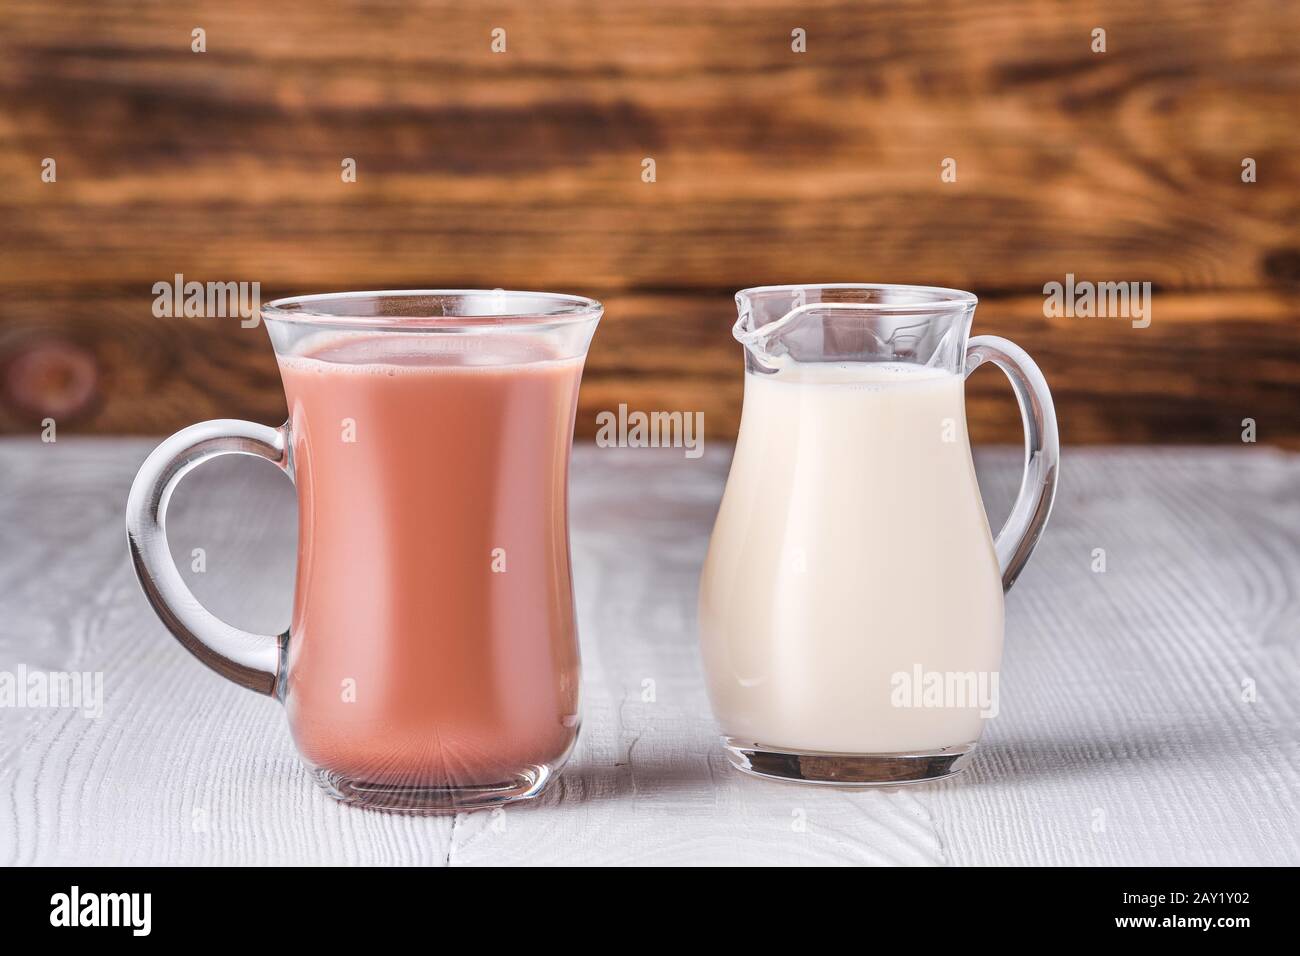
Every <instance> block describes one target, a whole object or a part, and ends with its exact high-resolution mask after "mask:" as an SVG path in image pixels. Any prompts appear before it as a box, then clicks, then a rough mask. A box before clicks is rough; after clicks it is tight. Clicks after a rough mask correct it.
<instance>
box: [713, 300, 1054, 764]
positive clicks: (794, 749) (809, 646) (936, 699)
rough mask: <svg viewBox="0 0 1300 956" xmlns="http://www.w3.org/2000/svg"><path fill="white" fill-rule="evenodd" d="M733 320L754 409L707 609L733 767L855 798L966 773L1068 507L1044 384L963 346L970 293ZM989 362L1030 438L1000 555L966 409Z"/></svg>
mask: <svg viewBox="0 0 1300 956" xmlns="http://www.w3.org/2000/svg"><path fill="white" fill-rule="evenodd" d="M736 303H737V306H738V308H739V312H740V316H739V319H738V320H737V322H736V325H735V328H734V335H735V337H736V339H738V340H739V341H740V343H741V344H742V345H743V346H744V348H745V394H744V408H743V412H742V416H741V423H740V434H739V437H738V439H737V444H736V452H735V458H734V459H733V461H732V464H731V472H730V475H729V477H728V479H727V486H726V491H725V493H724V496H723V499H722V505H721V508H720V510H719V512H718V517H717V521H716V524H715V526H714V529H713V536H712V538H711V540H710V544H709V551H708V556H707V559H706V561H705V564H704V570H703V573H702V576H701V581H700V602H699V624H700V638H701V644H702V651H703V657H704V665H705V672H706V675H707V680H708V689H709V696H710V700H711V702H712V704H713V709H714V712H715V715H716V716H717V719H718V721H719V723H720V725H721V730H722V737H723V745H724V747H725V748H726V750H727V753H728V756H729V759H730V760H731V762H732V764H733V765H734V766H736V767H738V768H739V769H741V770H744V771H746V772H749V773H754V774H759V775H762V776H768V777H778V778H784V779H790V780H801V781H810V782H816V783H822V784H840V785H850V786H864V785H897V784H903V783H913V782H921V781H926V780H935V779H938V778H941V777H945V776H949V775H951V774H954V773H958V772H960V771H961V770H962V769H963V766H964V765H965V763H966V762H967V760H968V759H969V755H970V754H971V752H972V751H973V749H974V747H975V744H976V741H977V740H978V738H979V736H980V732H981V730H982V728H983V723H984V721H985V720H986V719H987V718H989V717H991V716H994V715H995V714H996V713H997V707H998V705H997V689H998V667H999V662H1000V659H1001V654H1002V630H1003V592H1004V591H1006V590H1007V589H1009V588H1010V587H1011V585H1012V584H1013V583H1014V582H1015V580H1016V577H1017V575H1019V573H1020V571H1021V569H1023V567H1024V566H1025V562H1026V561H1027V560H1028V559H1029V555H1030V553H1031V552H1032V551H1033V549H1034V546H1035V544H1036V543H1037V541H1038V538H1039V536H1040V535H1041V534H1042V531H1043V527H1044V525H1045V524H1046V522H1047V517H1048V513H1049V512H1050V510H1051V506H1052V500H1053V497H1054V495H1055V491H1056V479H1057V470H1058V458H1059V450H1058V441H1057V432H1056V415H1055V412H1054V410H1053V407H1052V396H1051V394H1050V392H1049V391H1048V388H1047V383H1046V382H1045V381H1044V379H1043V376H1042V373H1041V372H1040V371H1039V370H1038V367H1037V366H1036V365H1035V364H1034V362H1033V361H1032V360H1031V359H1030V358H1029V356H1028V355H1026V354H1025V352H1024V351H1022V350H1021V349H1020V348H1019V347H1017V346H1016V345H1014V344H1012V343H1011V342H1008V341H1007V340H1006V339H1001V338H997V337H994V336H984V335H982V336H976V337H975V338H972V339H969V340H968V339H967V336H968V335H969V332H970V326H971V320H972V318H973V316H974V313H975V305H976V298H975V296H974V295H972V294H971V293H969V292H960V291H957V290H954V289H941V288H929V287H919V286H897V285H821V286H768V287H764V288H756V289H746V290H744V291H743V292H740V293H738V294H737V295H736ZM984 362H992V363H994V364H995V365H997V366H998V367H999V368H1001V369H1002V370H1003V371H1004V372H1005V373H1006V374H1007V376H1008V377H1009V378H1010V379H1011V384H1012V387H1013V388H1014V390H1015V393H1016V397H1017V399H1018V400H1019V404H1020V410H1021V414H1022V416H1023V418H1024V425H1025V469H1024V476H1023V480H1022V482H1021V486H1020V493H1019V496H1018V498H1017V500H1016V502H1015V505H1014V506H1013V508H1012V510H1011V514H1010V517H1009V518H1008V519H1007V522H1006V524H1005V526H1004V527H1003V529H1002V530H1001V532H999V533H998V535H997V537H996V539H995V538H994V537H993V536H992V535H991V534H990V531H989V525H988V519H987V517H986V516H985V513H984V506H983V502H982V501H981V499H980V492H979V487H978V485H977V483H976V480H975V469H974V465H973V463H972V461H971V452H970V442H969V439H968V437H967V432H966V415H965V401H964V391H963V386H964V382H965V379H966V376H968V375H969V374H970V373H971V372H972V371H973V370H974V369H975V368H977V367H978V366H979V365H981V364H982V363H984Z"/></svg>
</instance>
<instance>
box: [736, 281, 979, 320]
mask: <svg viewBox="0 0 1300 956" xmlns="http://www.w3.org/2000/svg"><path fill="white" fill-rule="evenodd" d="M821 289H847V290H856V291H860V292H895V293H897V292H906V293H911V294H912V295H915V296H918V299H917V301H912V302H839V301H833V302H828V303H824V304H826V305H832V306H840V307H843V308H851V309H855V310H859V309H860V310H863V311H867V312H903V313H906V312H939V311H944V310H947V309H965V308H969V307H972V306H975V305H978V304H979V298H978V297H977V296H976V295H975V293H974V292H967V291H965V290H964V289H950V288H948V287H946V286H939V285H907V284H905V283H890V282H812V283H799V284H794V285H760V286H754V287H752V288H749V289H741V290H740V291H739V292H737V293H736V298H737V300H739V299H741V297H745V298H752V297H754V296H756V295H762V294H765V293H774V292H784V293H786V294H792V293H795V292H800V291H803V292H813V291H817V290H821ZM821 304H823V303H820V302H809V303H808V305H810V306H817V305H821Z"/></svg>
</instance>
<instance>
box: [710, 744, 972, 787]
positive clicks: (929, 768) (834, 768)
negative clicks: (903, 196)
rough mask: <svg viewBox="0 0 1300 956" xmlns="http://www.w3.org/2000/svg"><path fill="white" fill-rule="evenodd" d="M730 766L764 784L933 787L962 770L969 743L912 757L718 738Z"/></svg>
mask: <svg viewBox="0 0 1300 956" xmlns="http://www.w3.org/2000/svg"><path fill="white" fill-rule="evenodd" d="M722 746H723V747H724V748H725V749H726V751H727V758H728V759H729V760H730V761H731V765H732V766H733V767H735V768H736V769H737V770H739V771H741V772H742V773H746V774H749V775H751V776H754V777H764V778H766V779H768V780H784V781H790V782H793V783H810V784H815V785H819V786H829V787H843V788H846V789H847V788H855V787H856V788H869V787H901V786H909V785H912V784H918V783H934V782H935V781H937V780H944V779H946V778H948V777H954V776H956V775H957V774H959V773H961V772H962V771H963V770H965V769H966V765H967V764H968V763H969V761H970V756H971V754H972V753H973V752H974V750H975V742H974V741H972V742H970V743H965V744H954V745H953V746H951V747H941V748H939V749H937V750H925V751H917V752H915V753H879V754H843V753H826V752H822V751H816V750H789V749H786V748H779V747H769V746H766V745H764V744H756V743H752V742H750V741H744V740H739V739H737V738H735V737H723V738H722Z"/></svg>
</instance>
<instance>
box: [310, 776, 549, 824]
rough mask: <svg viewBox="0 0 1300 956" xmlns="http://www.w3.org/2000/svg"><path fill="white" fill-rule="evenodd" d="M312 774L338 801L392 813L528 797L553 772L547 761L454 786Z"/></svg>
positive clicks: (476, 806)
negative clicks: (510, 775)
mask: <svg viewBox="0 0 1300 956" xmlns="http://www.w3.org/2000/svg"><path fill="white" fill-rule="evenodd" d="M311 775H312V778H313V779H314V780H315V781H316V783H317V784H319V785H320V787H321V789H323V790H324V791H325V792H326V793H328V794H329V795H330V796H331V797H333V798H334V799H335V800H338V801H339V802H340V803H346V804H349V805H351V806H357V807H368V808H370V809H372V810H387V811H390V812H395V813H410V814H433V813H463V812H466V811H469V810H482V809H488V808H491V807H499V806H503V805H504V804H507V803H514V802H515V801H518V800H530V799H532V798H533V797H535V796H537V795H538V794H539V793H541V792H542V790H543V789H545V787H546V785H547V783H549V782H550V780H551V778H552V777H553V776H554V773H553V771H552V768H550V767H549V766H546V765H541V766H535V767H528V768H527V769H525V770H523V771H521V772H520V773H518V774H517V775H516V776H515V778H514V779H512V780H506V781H501V782H499V783H492V784H482V785H478V784H475V785H466V786H455V787H421V786H400V785H394V784H384V783H367V782H366V781H364V780H353V779H351V778H349V777H345V776H343V775H342V774H338V773H334V772H332V771H329V770H323V769H320V768H317V769H315V770H313V771H312V773H311Z"/></svg>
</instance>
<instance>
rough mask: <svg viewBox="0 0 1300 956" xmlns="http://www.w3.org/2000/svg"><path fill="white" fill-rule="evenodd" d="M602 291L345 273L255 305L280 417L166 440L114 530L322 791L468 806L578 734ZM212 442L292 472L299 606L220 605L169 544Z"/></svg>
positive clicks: (179, 621) (527, 787)
mask: <svg viewBox="0 0 1300 956" xmlns="http://www.w3.org/2000/svg"><path fill="white" fill-rule="evenodd" d="M601 312H602V309H601V305H600V303H598V302H596V301H594V300H592V299H585V298H579V297H576V296H568V295H556V294H551V293H535V292H506V291H474V290H434V291H410V292H355V293H342V294H337V295H315V296H304V297H300V298H292V299H280V300H278V301H275V302H272V303H270V304H269V305H267V306H265V307H264V308H263V309H262V318H263V319H264V320H265V322H266V327H267V330H268V332H269V334H270V336H271V342H272V344H273V345H274V347H275V353H276V357H277V359H278V361H279V365H280V372H281V377H282V379H283V383H284V390H285V396H286V398H287V400H288V407H289V420H288V421H286V422H285V423H284V424H283V425H282V426H280V427H279V428H269V427H266V426H264V425H257V424H253V423H251V422H244V421H234V420H223V421H212V422H203V423H201V424H198V425H192V426H190V427H189V428H186V429H184V430H183V431H180V432H178V433H177V434H175V435H173V436H172V437H171V438H169V439H167V440H166V441H164V442H163V443H162V444H161V445H159V446H158V448H157V449H155V450H154V452H153V453H152V454H151V455H150V456H149V458H148V459H147V460H146V461H145V463H144V465H143V466H142V467H141V468H140V472H139V474H137V475H136V478H135V482H134V484H133V485H132V487H131V495H130V500H129V502H128V504H127V514H126V527H127V537H128V541H129V546H130V552H131V557H132V560H133V563H134V565H135V569H136V573H137V575H138V576H139V579H140V584H141V586H142V587H143V589H144V592H145V594H146V595H147V596H148V598H149V601H150V602H151V603H152V605H153V607H154V610H155V611H156V612H157V613H158V616H159V617H160V618H161V619H162V621H163V623H164V624H165V625H166V626H167V628H168V629H169V630H170V631H171V632H172V633H173V634H174V635H175V636H176V637H177V638H178V639H179V640H180V642H181V643H182V644H183V645H185V647H186V648H188V649H189V650H190V651H191V652H193V653H194V655H195V656H197V657H198V658H199V659H200V660H202V661H203V662H204V663H205V664H207V665H208V666H210V667H211V668H212V669H213V670H215V671H217V672H218V673H219V674H222V675H223V676H225V677H227V678H229V679H230V680H232V681H234V682H235V683H237V684H240V685H242V686H244V687H248V688H251V689H253V690H256V691H259V692H260V693H263V694H269V695H271V696H273V697H275V698H277V699H279V700H280V701H282V702H283V703H284V705H285V708H286V710H287V713H288V718H289V728H290V731H291V733H292V735H293V739H294V742H295V744H296V746H297V748H298V751H299V753H300V754H301V756H302V758H303V760H304V762H305V763H306V764H307V766H308V767H309V769H310V770H311V772H312V775H313V776H314V778H315V779H316V780H317V781H318V782H319V783H320V784H321V785H322V786H323V787H324V788H325V790H326V791H328V792H329V793H330V794H331V795H332V796H334V797H336V798H338V799H340V800H342V801H344V802H347V803H354V804H360V805H364V806H369V807H376V808H382V809H392V810H411V811H436V810H461V809H470V808H474V807H479V806H489V805H495V804H500V803H504V802H507V801H512V800H519V799H525V798H529V797H533V796H535V795H537V794H538V793H539V792H540V791H541V790H542V788H543V787H544V786H545V785H546V783H547V782H548V781H549V780H550V779H551V778H552V777H553V776H554V775H555V774H556V773H557V772H558V771H559V769H560V768H561V767H562V766H563V764H564V762H565V760H566V759H567V757H568V755H569V753H570V751H571V750H572V748H573V745H574V742H575V741H576V739H577V735H578V723H579V709H578V678H579V672H578V671H579V665H578V641H577V629H576V622H575V611H574V603H573V585H572V580H571V570H570V562H569V537H568V469H569V456H570V451H571V447H572V441H573V425H574V416H575V414H576V408H577V397H578V385H579V381H580V379H581V376H582V368H583V362H584V360H585V358H586V354H587V347H588V345H589V344H590V342H591V337H592V334H593V333H594V331H595V328H596V323H597V322H598V321H599V319H600V317H601ZM225 454H245V455H257V456H260V457H262V458H265V459H267V460H269V461H272V462H274V463H275V464H276V465H278V466H279V467H280V468H281V469H282V470H283V471H284V472H285V474H286V475H288V476H289V478H290V479H291V480H293V481H294V482H295V484H296V486H297V492H298V528H299V532H298V538H299V540H298V568H297V580H296V586H295V591H294V602H293V616H292V623H291V625H290V627H289V630H288V631H287V632H285V633H284V634H281V635H279V636H270V635H262V634H252V633H249V632H247V631H243V630H240V629H239V628H235V627H232V626H230V625H229V624H226V623H224V622H223V621H221V620H219V619H217V618H216V617H215V616H214V615H212V614H211V613H210V612H208V611H207V610H206V609H204V608H203V607H202V606H201V605H200V604H199V603H198V602H197V601H196V600H195V598H194V596H193V594H191V593H190V590H189V588H188V587H187V586H186V584H185V581H184V580H183V579H182V577H181V575H180V572H179V571H178V570H177V569H176V566H175V564H174V563H173V562H172V558H171V555H170V553H169V550H168V545H167V539H166V532H165V530H164V521H165V518H166V510H167V502H168V500H169V498H170V497H171V494H172V492H173V490H174V489H175V487H176V485H177V483H178V482H179V481H180V479H181V478H182V477H183V476H184V475H185V473H186V472H188V471H189V470H190V469H191V468H193V467H195V466H196V465H198V464H200V463H201V462H203V461H205V460H207V459H209V458H212V457H215V456H217V455H225Z"/></svg>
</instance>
